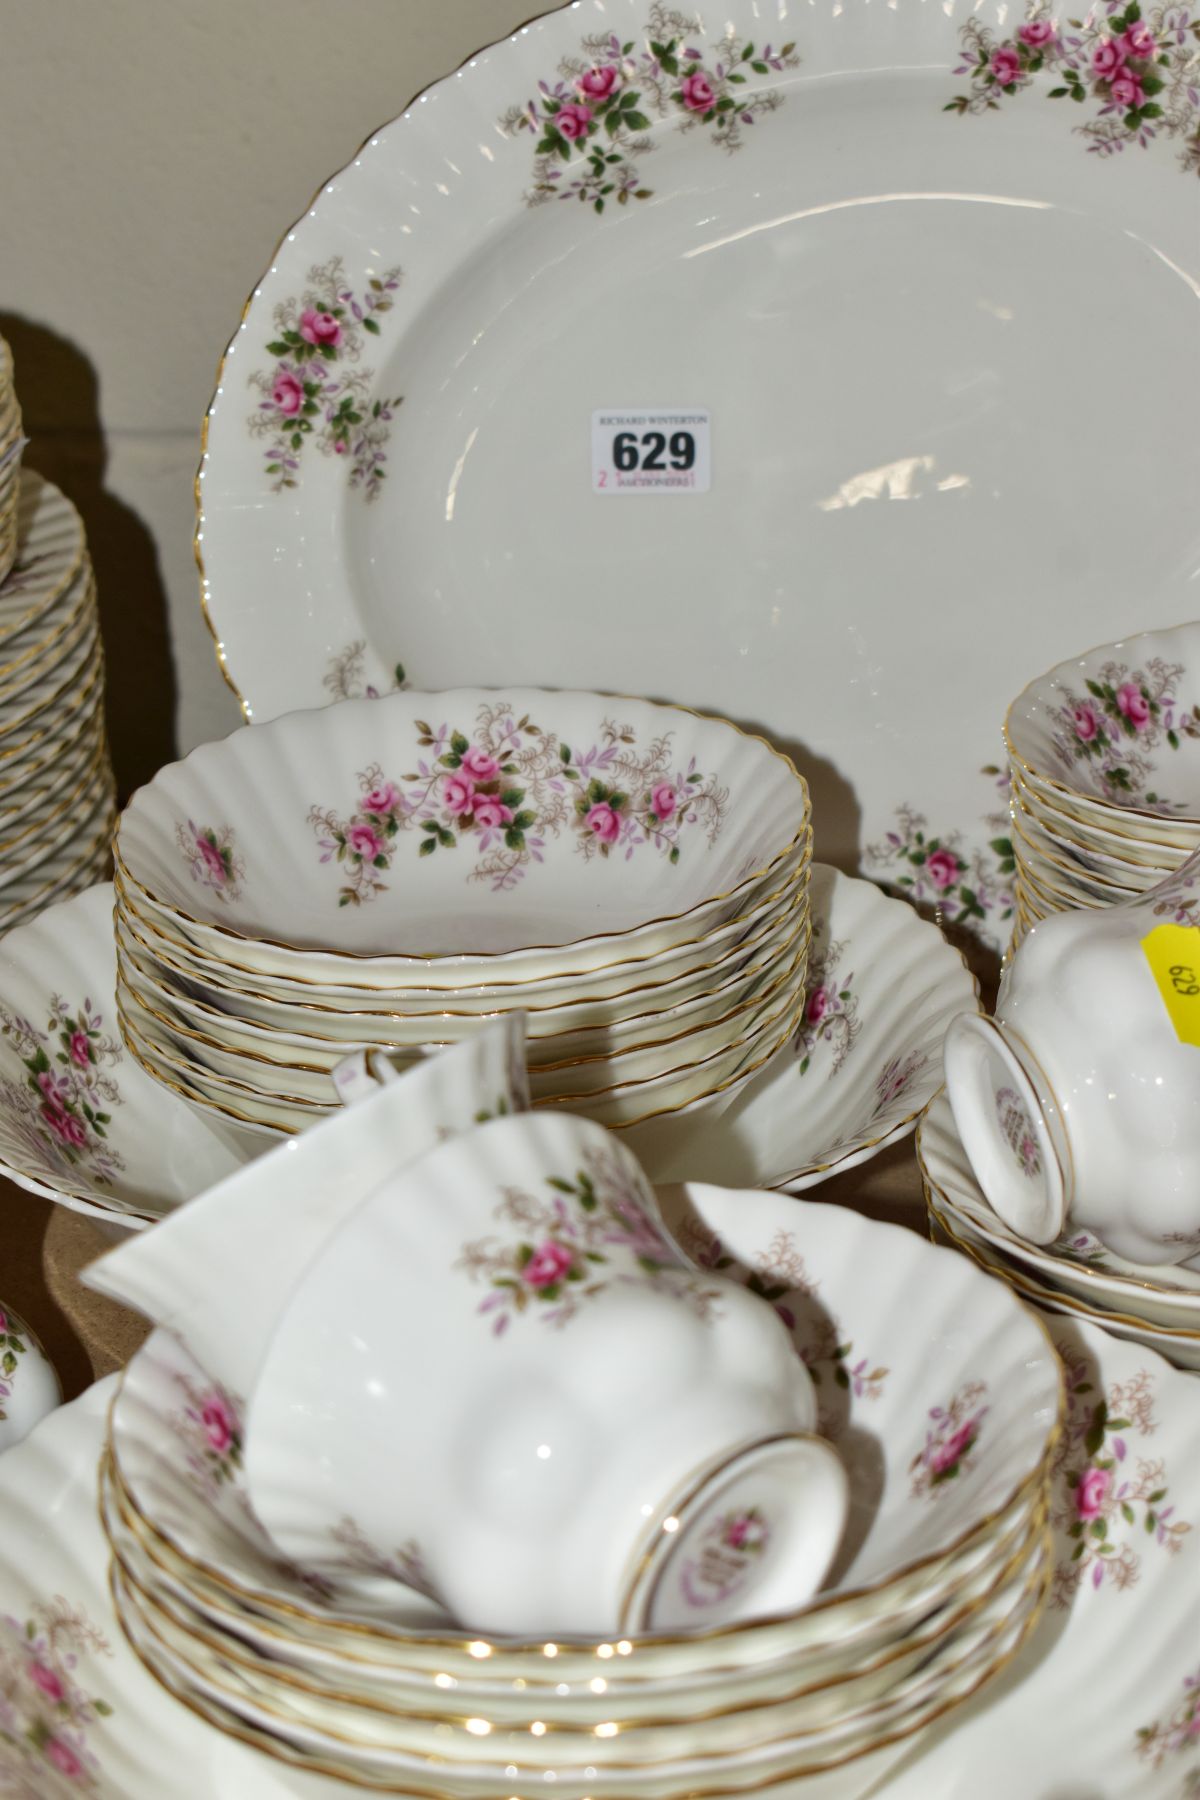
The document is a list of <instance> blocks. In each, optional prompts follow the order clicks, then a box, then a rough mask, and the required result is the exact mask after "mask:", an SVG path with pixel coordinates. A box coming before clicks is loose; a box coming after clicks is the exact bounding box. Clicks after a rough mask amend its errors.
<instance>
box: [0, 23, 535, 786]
mask: <svg viewBox="0 0 1200 1800" xmlns="http://www.w3.org/2000/svg"><path fill="white" fill-rule="evenodd" d="M537 10H539V9H538V6H537V0H332V3H331V0H23V3H21V4H18V3H17V0H10V3H9V4H8V5H6V6H5V7H4V8H3V32H2V40H0V153H2V156H3V166H4V169H5V176H4V180H3V183H2V185H0V332H2V333H3V335H4V336H6V337H7V338H8V340H9V342H10V343H11V344H12V347H13V351H14V355H15V357H16V364H17V381H18V388H19V392H20V396H21V400H22V403H23V406H24V409H25V418H26V429H27V431H28V432H29V434H30V437H31V438H32V443H31V446H30V449H29V451H28V452H27V455H28V458H29V460H30V461H31V462H32V463H33V464H34V466H35V467H37V468H39V469H41V470H42V471H43V472H44V473H45V474H46V475H48V476H49V477H50V478H51V479H52V480H54V481H57V482H58V484H59V485H60V486H61V487H63V488H65V489H66V491H67V492H68V493H69V494H70V496H71V498H72V499H73V500H74V501H75V503H76V504H77V505H78V506H79V508H80V510H81V511H82V513H83V515H84V518H85V520H86V523H87V526H88V531H89V536H90V539H91V543H92V551H93V556H94V558H95V561H96V565H97V572H98V575H99V580H100V594H101V609H102V616H103V624H104V635H105V643H106V646H107V650H108V655H109V666H110V675H109V685H110V697H109V713H110V728H111V734H112V740H113V750H114V755H115V758H116V762H117V774H118V778H119V780H120V782H121V784H122V787H123V788H124V789H125V791H128V790H129V789H130V788H131V787H133V786H135V785H136V784H137V783H138V782H139V781H142V780H144V779H146V778H147V777H148V776H149V775H150V774H152V773H153V771H154V769H155V768H156V767H157V766H158V765H159V764H160V763H161V762H163V761H165V760H167V759H168V758H169V757H170V756H171V755H172V754H174V752H175V750H176V749H179V750H186V749H189V748H190V747H191V746H192V745H194V744H197V743H201V742H203V741H204V740H205V739H208V738H213V737H220V736H223V735H224V733H225V732H227V731H229V730H230V729H231V728H232V727H233V726H234V725H235V724H236V723H237V722H238V716H239V715H238V712H237V708H236V705H235V703H234V701H233V697H232V695H231V694H230V693H229V691H228V689H227V688H226V687H225V685H224V683H223V682H222V680H221V677H220V675H219V673H218V671H217V667H216V662H215V660H214V657H213V653H212V646H211V642H210V639H209V636H208V632H207V629H206V628H205V625H204V622H203V619H202V617H201V614H200V608H199V604H198V601H197V586H196V573H195V565H194V562H193V560H192V548H191V537H192V481H193V477H194V474H195V469H196V463H197V460H198V457H199V445H200V422H201V419H202V417H203V414H204V410H205V407H206V406H207V404H208V400H209V396H210V393H211V390H212V385H213V379H214V375H215V371H216V365H217V359H218V357H219V355H220V353H221V351H222V350H223V349H224V347H225V344H226V342H227V340H228V339H229V337H230V336H231V335H232V333H233V331H234V328H235V326H236V325H237V322H238V318H239V316H240V313H241V308H242V304H243V302H244V300H245V298H246V295H247V294H248V293H249V291H250V289H251V288H252V287H253V286H254V283H255V281H256V280H257V278H258V276H259V275H260V273H261V272H262V270H263V268H264V267H265V266H266V264H267V262H268V261H269V258H270V254H271V251H272V249H273V248H274V245H275V243H276V241H277V239H278V238H279V237H280V236H281V235H282V233H283V232H284V230H285V229H286V228H287V227H288V226H289V225H290V224H291V222H292V220H293V219H294V218H295V217H296V216H297V215H298V214H300V213H301V212H302V211H303V210H304V209H305V207H306V206H307V204H308V201H309V199H310V197H311V196H312V194H313V193H314V192H315V190H316V189H317V188H318V187H319V186H320V184H321V183H322V181H323V180H324V179H325V178H326V177H327V176H328V175H330V174H331V173H332V172H333V171H334V170H335V169H337V168H339V167H340V166H341V165H342V164H343V163H344V162H346V161H347V160H348V159H349V158H350V157H351V156H352V155H353V153H354V151H355V150H356V149H357V147H358V145H359V144H360V143H361V142H362V140H363V139H364V138H365V137H366V136H367V135H368V134H369V132H370V131H372V130H373V129H374V127H375V126H377V125H379V124H380V123H382V122H383V121H384V120H386V119H388V118H390V117H392V116H393V115H394V114H396V113H398V112H401V111H403V109H404V106H405V105H406V103H407V102H408V100H409V99H410V98H411V97H412V95H413V94H414V93H416V92H417V91H418V90H419V89H421V88H422V87H424V86H426V85H427V84H428V83H429V82H430V81H433V80H435V79H436V78H437V77H438V76H439V75H443V74H446V73H448V72H449V71H450V70H451V69H453V68H455V67H457V65H458V64H459V63H460V62H462V61H463V60H464V59H465V58H466V57H467V56H468V55H470V53H471V52H472V51H473V50H475V49H477V48H478V47H479V46H480V45H481V44H484V43H486V42H488V41H490V40H492V39H494V38H497V37H500V36H503V35H504V34H505V33H506V32H507V31H509V30H511V29H512V28H513V26H515V25H517V24H519V23H520V22H521V21H522V20H523V19H525V18H527V17H528V16H529V15H530V14H531V13H532V12H535V11H537Z"/></svg>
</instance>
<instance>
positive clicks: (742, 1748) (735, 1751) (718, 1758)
mask: <svg viewBox="0 0 1200 1800" xmlns="http://www.w3.org/2000/svg"><path fill="white" fill-rule="evenodd" d="M1046 1523H1047V1520H1046V1516H1045V1515H1043V1517H1042V1519H1041V1520H1040V1522H1039V1527H1038V1529H1037V1530H1035V1532H1034V1533H1033V1535H1032V1537H1031V1540H1030V1545H1029V1546H1028V1551H1029V1554H1028V1562H1029V1565H1030V1572H1029V1573H1028V1574H1026V1575H1025V1578H1024V1579H1023V1580H1022V1582H1021V1584H1020V1586H1019V1587H1018V1588H1017V1592H1016V1594H1015V1595H1014V1596H1012V1597H1011V1603H1010V1605H1009V1606H1008V1607H1007V1609H1006V1610H1005V1611H1004V1612H1003V1613H1002V1614H1001V1615H1000V1617H999V1618H998V1619H995V1620H992V1621H990V1622H989V1623H988V1627H987V1629H986V1630H985V1631H984V1633H983V1635H982V1636H981V1637H980V1638H979V1640H978V1641H977V1642H976V1643H975V1644H974V1645H972V1646H971V1647H970V1649H969V1650H968V1651H967V1652H966V1653H965V1654H960V1656H959V1658H958V1660H957V1662H951V1664H950V1667H949V1669H948V1670H947V1669H943V1670H941V1671H940V1672H939V1674H940V1684H941V1685H942V1686H943V1687H944V1686H948V1685H949V1684H950V1683H951V1682H952V1681H953V1680H954V1678H955V1675H956V1674H957V1675H958V1676H959V1677H960V1678H961V1674H962V1670H963V1667H964V1666H967V1667H971V1666H972V1665H973V1666H974V1667H978V1666H979V1664H980V1662H983V1663H984V1666H986V1658H987V1656H988V1653H989V1651H990V1650H992V1649H993V1648H994V1647H995V1645H996V1644H997V1643H998V1642H1002V1641H1003V1640H1004V1638H1005V1637H1006V1636H1007V1635H1008V1633H1009V1632H1011V1630H1012V1628H1013V1622H1014V1619H1019V1617H1020V1615H1021V1612H1022V1609H1023V1608H1025V1607H1026V1606H1027V1605H1030V1606H1031V1607H1032V1608H1033V1609H1035V1610H1040V1599H1039V1597H1040V1596H1043V1595H1044V1593H1045V1590H1046V1587H1047V1584H1048V1581H1049V1578H1050V1574H1051V1572H1052V1570H1053V1551H1052V1548H1051V1547H1050V1542H1049V1535H1048V1532H1047V1530H1046ZM110 1551H111V1561H112V1562H113V1563H115V1564H116V1565H117V1569H118V1579H119V1580H120V1582H121V1584H122V1586H123V1587H125V1588H128V1589H132V1590H133V1591H132V1592H131V1593H130V1594H129V1600H130V1605H131V1608H132V1611H133V1613H134V1614H135V1616H136V1618H137V1621H138V1623H139V1625H141V1626H142V1627H143V1628H144V1629H145V1630H147V1631H148V1632H149V1633H150V1636H151V1637H152V1638H153V1639H154V1640H155V1642H156V1643H157V1644H159V1645H160V1646H161V1647H162V1649H163V1650H164V1651H165V1652H166V1655H167V1657H168V1659H169V1661H170V1662H171V1663H173V1664H175V1665H177V1666H178V1665H182V1666H183V1668H184V1669H186V1670H187V1671H188V1673H189V1674H191V1675H193V1676H194V1677H198V1679H199V1681H200V1682H201V1683H204V1684H206V1685H208V1686H211V1687H213V1688H216V1690H217V1692H218V1694H219V1695H220V1696H221V1701H220V1703H221V1704H227V1705H228V1707H229V1710H230V1711H232V1712H237V1711H238V1708H239V1706H245V1705H247V1704H249V1705H251V1706H253V1707H254V1708H255V1709H256V1710H257V1711H258V1712H260V1713H262V1714H264V1715H265V1716H266V1717H267V1718H269V1719H272V1720H274V1721H275V1722H276V1723H278V1724H279V1725H280V1726H281V1727H283V1728H284V1731H282V1732H281V1734H280V1735H281V1736H282V1735H284V1733H285V1732H286V1730H287V1729H288V1728H290V1729H292V1730H296V1729H300V1730H308V1731H310V1732H311V1733H312V1734H313V1735H314V1736H316V1737H320V1738H324V1739H325V1740H326V1741H327V1742H328V1743H329V1745H330V1746H332V1747H333V1748H332V1751H331V1753H332V1754H334V1755H336V1754H337V1747H339V1746H344V1747H346V1748H347V1749H350V1750H355V1751H359V1752H360V1753H362V1754H365V1755H368V1756H370V1755H372V1754H378V1755H379V1756H381V1757H383V1758H388V1757H399V1758H405V1759H409V1760H413V1761H416V1760H426V1759H427V1760H429V1761H446V1762H450V1761H459V1762H460V1766H461V1759H456V1758H453V1757H450V1756H446V1757H444V1758H443V1757H439V1756H434V1755H433V1754H431V1753H428V1752H426V1751H422V1750H420V1749H418V1748H416V1747H415V1746H413V1747H412V1748H405V1747H403V1746H401V1745H388V1744H369V1743H364V1742H363V1740H362V1739H361V1738H360V1737H354V1736H352V1735H350V1733H349V1732H348V1731H347V1730H345V1729H343V1730H338V1729H337V1727H336V1726H334V1725H332V1724H330V1723H328V1722H326V1721H321V1722H318V1721H316V1720H306V1719H304V1717H303V1715H302V1714H300V1715H299V1716H298V1715H297V1713H293V1712H287V1711H280V1710H279V1709H278V1702H277V1703H276V1705H275V1706H272V1704H271V1698H272V1697H271V1696H269V1695H263V1694H261V1693H258V1692H256V1691H254V1688H255V1684H254V1683H253V1682H247V1683H245V1684H244V1685H245V1686H249V1687H250V1689H251V1692H250V1694H249V1695H248V1696H247V1695H246V1694H245V1692H244V1691H243V1692H239V1691H238V1689H237V1688H236V1687H229V1686H227V1683H228V1682H229V1680H230V1676H231V1670H230V1669H229V1667H228V1666H226V1667H222V1666H221V1665H222V1663H224V1662H226V1658H225V1655H224V1652H223V1651H221V1652H216V1653H215V1654H214V1661H215V1662H216V1663H217V1665H218V1669H217V1672H215V1673H214V1672H213V1671H211V1670H205V1669H203V1668H202V1667H197V1666H196V1664H195V1663H194V1661H191V1660H189V1658H188V1656H187V1655H186V1653H185V1652H184V1651H183V1650H181V1649H179V1648H177V1647H176V1646H175V1645H174V1644H173V1643H172V1642H171V1641H170V1639H169V1638H168V1637H166V1636H164V1633H163V1631H162V1630H161V1629H160V1627H159V1626H158V1625H157V1624H156V1623H155V1616H154V1615H157V1616H158V1618H160V1619H162V1620H165V1621H166V1622H167V1628H168V1630H172V1631H175V1632H178V1633H179V1634H180V1635H181V1636H182V1637H184V1638H185V1639H192V1638H193V1637H195V1639H196V1641H197V1642H203V1639H202V1638H201V1637H200V1635H199V1634H198V1633H196V1634H194V1633H193V1632H192V1631H191V1630H190V1629H189V1628H188V1627H186V1626H184V1625H182V1624H180V1623H179V1622H178V1621H177V1620H175V1619H174V1618H173V1617H172V1615H171V1613H170V1611H169V1609H168V1608H166V1607H162V1606H159V1605H158V1604H157V1603H156V1602H155V1600H154V1598H153V1596H151V1595H148V1594H146V1591H145V1589H144V1588H143V1586H142V1584H141V1583H140V1582H139V1581H138V1580H137V1579H136V1577H130V1576H129V1575H128V1572H127V1569H126V1565H125V1563H124V1561H123V1560H122V1558H121V1557H120V1556H119V1555H118V1554H117V1552H116V1551H115V1550H113V1549H112V1546H111V1545H110ZM1022 1573H1024V1571H1022ZM139 1595H144V1596H145V1598H146V1600H147V1601H148V1602H149V1607H150V1610H149V1611H146V1610H144V1609H143V1607H142V1606H140V1605H139V1604H138V1597H139ZM977 1610H982V1608H979V1609H977ZM953 1648H954V1645H953V1643H951V1644H950V1645H946V1644H943V1645H942V1649H943V1651H947V1652H949V1651H951V1650H953ZM935 1654H936V1652H935ZM976 1659H978V1660H976ZM239 1661H240V1659H235V1658H233V1657H229V1658H228V1659H227V1662H228V1664H233V1665H234V1670H233V1680H234V1681H237V1680H238V1679H239V1677H238V1675H237V1673H236V1669H237V1666H238V1662H239ZM274 1675H275V1671H273V1670H272V1671H271V1674H270V1676H267V1677H264V1676H263V1675H262V1674H261V1671H259V1679H260V1681H267V1682H269V1681H270V1680H271V1679H273V1678H274ZM222 1677H223V1678H224V1679H222ZM914 1680H915V1685H916V1689H917V1694H916V1695H914V1694H913V1693H912V1692H910V1693H909V1694H908V1695H905V1694H903V1693H901V1694H899V1695H895V1694H893V1696H892V1697H891V1698H890V1699H889V1698H887V1696H886V1695H883V1696H877V1697H876V1698H875V1699H873V1700H871V1701H869V1702H867V1704H866V1705H864V1706H862V1707H859V1708H858V1709H856V1710H855V1711H852V1712H851V1713H850V1714H848V1715H846V1716H845V1717H844V1718H842V1719H835V1720H833V1721H828V1720H827V1721H825V1722H823V1723H820V1724H814V1725H810V1726H808V1727H806V1728H802V1729H799V1728H793V1729H791V1730H787V1731H782V1732H780V1733H779V1734H778V1735H777V1736H775V1737H771V1738H761V1737H760V1738H756V1739H755V1740H754V1743H753V1745H752V1746H751V1745H729V1746H726V1747H724V1748H723V1749H717V1750H695V1749H693V1750H690V1751H689V1753H688V1755H687V1757H686V1760H687V1761H689V1762H693V1761H694V1762H697V1763H723V1762H728V1761H729V1760H730V1759H731V1758H737V1757H739V1756H740V1755H742V1754H744V1753H747V1752H748V1751H750V1750H751V1749H752V1750H753V1752H754V1753H755V1754H758V1753H759V1752H760V1751H770V1750H772V1749H778V1746H781V1745H785V1744H788V1745H790V1744H794V1743H797V1742H800V1741H803V1740H804V1739H812V1738H816V1739H818V1740H820V1739H822V1738H826V1737H829V1736H830V1735H831V1734H832V1735H836V1734H838V1733H843V1734H849V1733H850V1732H853V1731H861V1730H869V1729H870V1721H871V1717H872V1715H873V1714H878V1713H879V1712H881V1711H886V1710H888V1709H889V1708H891V1709H895V1708H896V1707H898V1706H899V1707H907V1708H908V1709H909V1710H912V1708H913V1706H914V1704H915V1705H916V1706H919V1705H920V1699H919V1698H918V1697H917V1696H918V1695H919V1693H920V1685H921V1682H922V1680H924V1681H925V1684H926V1685H928V1676H927V1675H922V1674H921V1672H920V1671H917V1672H916V1673H915V1676H914ZM317 1692H318V1694H319V1693H320V1690H317ZM927 1698H928V1699H932V1698H933V1695H929V1696H927ZM781 1704H787V1702H786V1701H770V1700H768V1701H764V1702H761V1703H760V1704H759V1705H758V1706H757V1707H752V1706H747V1707H744V1708H742V1707H731V1708H729V1709H727V1711H726V1712H725V1713H724V1714H723V1715H717V1716H723V1717H726V1718H729V1717H737V1716H738V1715H739V1714H740V1713H742V1712H747V1713H752V1712H761V1711H763V1710H769V1709H770V1708H772V1707H773V1706H775V1705H781ZM364 1710H366V1711H368V1712H376V1711H381V1710H382V1709H379V1708H371V1707H367V1708H365V1709H364ZM385 1716H387V1717H390V1718H394V1719H404V1720H411V1721H412V1723H413V1724H414V1725H417V1726H419V1725H421V1724H432V1725H433V1726H434V1727H435V1728H436V1727H437V1726H438V1725H439V1724H442V1723H450V1724H452V1725H453V1724H456V1723H457V1720H449V1721H445V1720H442V1719H441V1718H440V1717H438V1716H437V1715H434V1716H433V1717H432V1718H428V1719H427V1718H426V1717H425V1716H424V1715H422V1714H419V1713H400V1712H397V1711H392V1712H389V1713H388V1714H386V1715H385ZM901 1716H903V1715H901ZM692 1722H693V1721H692V1720H691V1719H690V1718H689V1719H688V1720H685V1721H683V1722H682V1724H683V1727H684V1729H686V1728H687V1727H688V1726H690V1725H691V1724H692ZM697 1722H701V1721H697ZM487 1723H489V1724H490V1725H491V1727H492V1730H493V1731H495V1732H497V1733H508V1732H511V1733H513V1735H517V1734H522V1735H525V1734H528V1733H527V1728H525V1730H524V1732H523V1728H522V1727H520V1726H516V1727H513V1726H508V1725H506V1724H504V1723H502V1722H499V1721H494V1720H489V1721H487ZM540 1723H543V1724H544V1725H545V1732H544V1734H543V1733H539V1734H538V1738H539V1739H541V1738H542V1737H543V1736H545V1737H550V1736H551V1734H552V1733H553V1734H556V1735H557V1736H558V1737H559V1738H560V1739H568V1738H569V1737H573V1738H577V1739H580V1740H583V1742H581V1743H580V1746H579V1747H580V1750H581V1752H583V1748H584V1743H586V1740H587V1739H588V1738H593V1739H594V1738H595V1737H596V1736H597V1735H598V1733H597V1731H596V1728H595V1727H594V1726H590V1727H583V1728H582V1729H581V1730H578V1731H576V1732H573V1733H570V1734H569V1733H568V1730H567V1728H566V1727H564V1726H557V1727H555V1726H553V1725H552V1724H550V1723H549V1722H547V1721H540ZM665 1723H666V1726H667V1727H668V1728H669V1727H670V1726H671V1725H677V1724H679V1723H681V1722H680V1721H676V1720H668V1721H666V1722H665ZM464 1724H465V1721H464ZM609 1724H612V1725H616V1727H617V1728H616V1730H615V1731H613V1732H611V1733H610V1732H609V1731H608V1730H607V1729H605V1731H604V1732H603V1734H602V1735H603V1736H606V1737H607V1736H613V1737H615V1736H618V1735H620V1733H621V1731H622V1730H623V1729H628V1730H629V1731H631V1732H636V1731H637V1730H638V1729H639V1725H638V1723H637V1722H635V1723H634V1724H632V1725H630V1726H629V1727H628V1728H623V1727H621V1726H619V1725H617V1722H616V1721H606V1722H605V1725H606V1726H607V1725H609ZM655 1728H657V1729H663V1725H662V1724H659V1725H658V1726H657V1727H656V1726H655V1725H653V1724H652V1723H651V1722H649V1721H647V1722H646V1723H645V1729H647V1730H651V1729H655ZM488 1735H489V1736H490V1735H491V1733H490V1732H489V1733H488ZM530 1735H531V1734H530ZM463 1748H464V1749H465V1748H466V1746H465V1745H464V1746H463ZM811 1753H812V1752H811V1750H810V1754H811ZM817 1754H820V1744H819V1743H818V1745H817ZM513 1755H514V1756H516V1755H519V1752H517V1751H514V1752H513ZM679 1760H681V1759H680V1758H679V1756H678V1755H674V1756H672V1755H667V1756H660V1757H643V1758H642V1759H640V1760H639V1761H638V1762H636V1763H631V1762H618V1761H616V1760H615V1759H610V1758H608V1757H605V1758H604V1760H603V1768H604V1770H605V1772H606V1773H607V1772H609V1771H611V1772H613V1773H614V1774H620V1773H622V1772H624V1773H629V1772H631V1771H633V1770H635V1769H636V1770H640V1771H644V1772H645V1773H647V1774H649V1775H651V1776H653V1775H654V1773H655V1772H656V1770H659V1769H661V1768H663V1767H664V1766H665V1765H669V1764H671V1763H673V1762H677V1761H679ZM547 1766H549V1767H551V1768H553V1766H554V1765H553V1764H549V1765H546V1764H541V1763H531V1764H527V1765H526V1767H525V1769H524V1770H523V1771H522V1778H524V1779H526V1780H528V1779H537V1778H538V1777H541V1778H542V1779H545V1776H544V1774H543V1770H544V1769H545V1768H546V1767H547Z"/></svg>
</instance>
